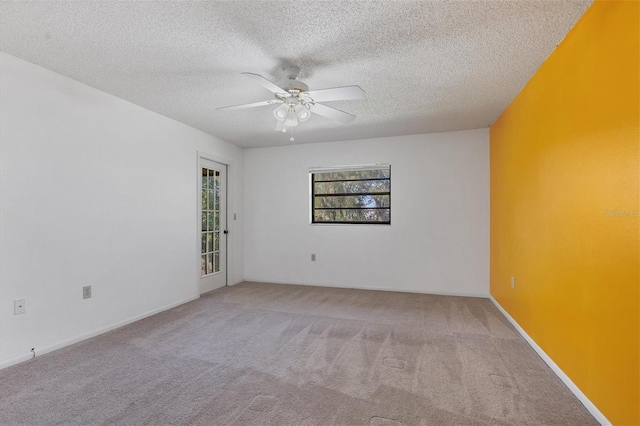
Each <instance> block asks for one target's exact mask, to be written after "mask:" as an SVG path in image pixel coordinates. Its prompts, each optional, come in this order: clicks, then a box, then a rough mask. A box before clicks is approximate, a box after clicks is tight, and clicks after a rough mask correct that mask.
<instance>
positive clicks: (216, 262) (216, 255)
mask: <svg viewBox="0 0 640 426" xmlns="http://www.w3.org/2000/svg"><path fill="white" fill-rule="evenodd" d="M215 265H216V269H215V272H220V253H216V254H215Z"/></svg>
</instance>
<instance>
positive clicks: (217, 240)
mask: <svg viewBox="0 0 640 426" xmlns="http://www.w3.org/2000/svg"><path fill="white" fill-rule="evenodd" d="M213 250H214V251H220V231H217V232H215V233H214V246H213Z"/></svg>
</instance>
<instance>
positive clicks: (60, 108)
mask: <svg viewBox="0 0 640 426" xmlns="http://www.w3.org/2000/svg"><path fill="white" fill-rule="evenodd" d="M0 55H1V56H0V66H1V68H0V80H1V81H0V84H1V86H0V94H1V96H0V98H1V100H0V155H1V160H0V161H1V162H0V165H1V172H0V183H1V191H0V194H1V195H0V215H1V222H0V235H1V238H0V366H7V365H10V364H12V363H14V362H16V361H19V360H21V359H24V358H25V357H28V354H29V351H30V349H31V348H32V347H35V348H36V352H37V353H42V352H43V351H48V350H50V349H54V348H56V347H59V346H61V345H64V344H68V343H71V342H73V341H76V340H78V339H81V338H82V337H87V336H90V335H93V334H95V333H97V332H99V331H104V330H107V329H109V328H112V327H114V326H116V325H118V324H123V323H126V322H128V321H131V320H132V319H135V318H139V317H140V316H144V315H146V314H148V313H150V312H155V311H157V310H161V309H164V308H166V307H168V306H171V305H175V304H178V303H180V302H183V301H186V300H189V299H193V298H196V297H198V287H197V284H198V280H199V275H198V273H199V269H198V268H199V260H198V259H197V250H198V249H199V248H198V242H197V238H198V235H197V226H198V225H197V223H196V222H197V197H198V193H197V191H196V181H197V170H196V161H197V159H196V157H197V151H201V152H206V153H210V154H212V155H214V156H216V157H217V158H222V159H227V160H229V161H231V162H233V164H232V166H231V168H230V174H229V183H230V194H229V195H230V209H229V212H230V213H231V215H230V216H231V217H233V215H232V213H234V212H235V213H237V214H238V221H236V222H230V230H231V233H230V234H229V235H230V241H229V253H230V265H231V268H230V271H229V282H230V283H235V282H238V281H241V280H242V278H243V235H242V232H243V225H242V218H243V214H242V202H243V195H242V190H243V182H242V179H243V153H242V150H241V149H240V148H238V147H236V146H234V145H230V144H228V143H225V142H223V141H221V140H219V139H216V138H214V137H212V136H210V135H208V134H205V133H203V132H201V131H198V130H195V129H193V128H191V127H189V126H186V125H184V124H181V123H179V122H176V121H174V120H171V119H169V118H166V117H163V116H161V115H158V114H156V113H153V112H150V111H148V110H145V109H143V108H141V107H138V106H136V105H133V104H131V103H128V102H126V101H123V100H121V99H118V98H116V97H113V96H111V95H108V94H105V93H103V92H100V91H98V90H96V89H93V88H90V87H88V86H85V85H83V84H81V83H78V82H77V81H74V80H71V79H69V78H66V77H63V76H61V75H59V74H56V73H53V72H51V71H48V70H46V69H44V68H41V67H38V66H35V65H33V64H29V63H27V62H24V61H22V60H19V59H17V58H15V57H12V56H10V55H7V54H4V53H0ZM88 284H90V285H92V286H93V297H92V298H91V299H87V300H83V299H82V286H84V285H88ZM18 298H26V307H27V312H26V314H23V315H16V316H14V315H13V300H14V299H18Z"/></svg>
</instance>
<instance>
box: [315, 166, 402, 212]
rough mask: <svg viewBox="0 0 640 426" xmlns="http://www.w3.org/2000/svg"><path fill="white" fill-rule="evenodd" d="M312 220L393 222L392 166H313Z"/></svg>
mask: <svg viewBox="0 0 640 426" xmlns="http://www.w3.org/2000/svg"><path fill="white" fill-rule="evenodd" d="M310 174H311V223H367V224H377V225H390V224H391V166H390V165H389V164H383V165H378V164H377V165H374V166H351V167H339V168H338V167H336V168H322V169H311V171H310Z"/></svg>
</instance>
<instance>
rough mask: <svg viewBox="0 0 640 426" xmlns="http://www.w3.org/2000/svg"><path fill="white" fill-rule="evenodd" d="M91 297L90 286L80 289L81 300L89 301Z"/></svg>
mask: <svg viewBox="0 0 640 426" xmlns="http://www.w3.org/2000/svg"><path fill="white" fill-rule="evenodd" d="M90 297H91V286H90V285H86V286H84V287H82V298H83V299H89V298H90Z"/></svg>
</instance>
